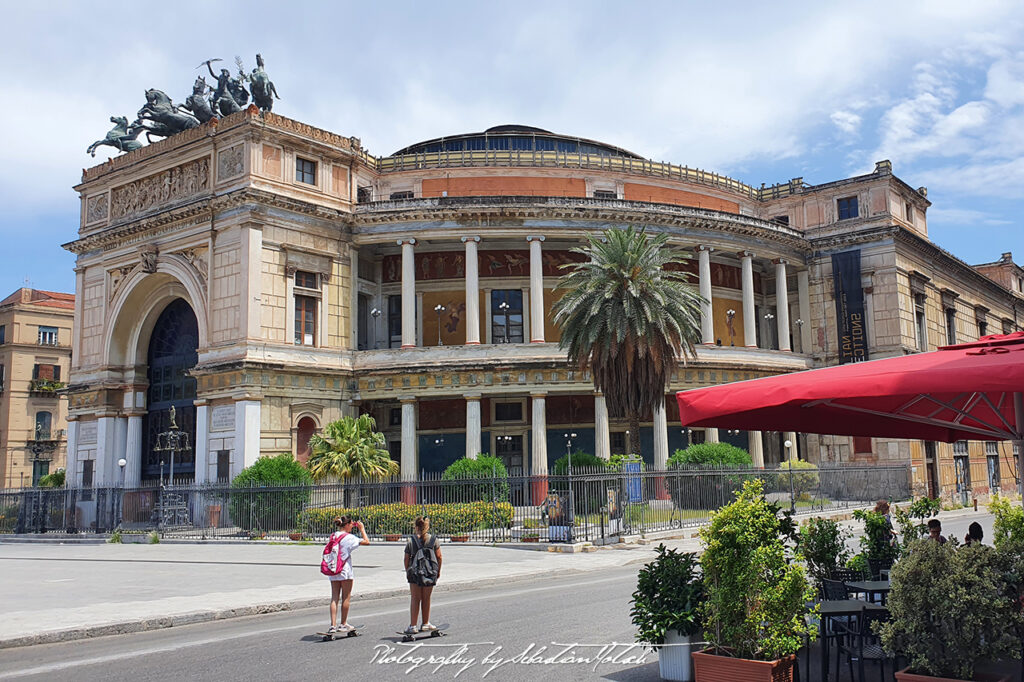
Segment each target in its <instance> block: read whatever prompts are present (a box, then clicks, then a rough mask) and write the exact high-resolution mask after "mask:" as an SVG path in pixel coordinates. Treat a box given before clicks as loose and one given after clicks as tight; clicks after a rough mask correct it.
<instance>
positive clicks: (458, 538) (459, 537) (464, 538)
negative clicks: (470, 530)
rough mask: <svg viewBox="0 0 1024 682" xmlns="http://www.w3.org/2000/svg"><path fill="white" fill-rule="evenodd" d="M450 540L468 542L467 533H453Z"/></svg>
mask: <svg viewBox="0 0 1024 682" xmlns="http://www.w3.org/2000/svg"><path fill="white" fill-rule="evenodd" d="M452 542H469V536H468V535H453V536H452Z"/></svg>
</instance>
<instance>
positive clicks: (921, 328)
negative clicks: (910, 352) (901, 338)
mask: <svg viewBox="0 0 1024 682" xmlns="http://www.w3.org/2000/svg"><path fill="white" fill-rule="evenodd" d="M914 322H915V324H914V329H915V330H916V331H917V349H918V350H928V321H927V319H926V318H925V314H924V294H915V295H914Z"/></svg>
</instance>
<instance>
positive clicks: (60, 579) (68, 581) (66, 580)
mask: <svg viewBox="0 0 1024 682" xmlns="http://www.w3.org/2000/svg"><path fill="white" fill-rule="evenodd" d="M74 580H75V579H74V578H57V579H56V580H44V581H43V582H47V583H70V582H74Z"/></svg>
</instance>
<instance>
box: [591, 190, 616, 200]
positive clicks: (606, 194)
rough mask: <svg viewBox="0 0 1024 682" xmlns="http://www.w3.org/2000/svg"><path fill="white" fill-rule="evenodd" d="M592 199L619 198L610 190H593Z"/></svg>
mask: <svg viewBox="0 0 1024 682" xmlns="http://www.w3.org/2000/svg"><path fill="white" fill-rule="evenodd" d="M594 198H595V199H618V198H619V197H618V195H617V194H616V193H615V191H614V190H610V189H595V190H594Z"/></svg>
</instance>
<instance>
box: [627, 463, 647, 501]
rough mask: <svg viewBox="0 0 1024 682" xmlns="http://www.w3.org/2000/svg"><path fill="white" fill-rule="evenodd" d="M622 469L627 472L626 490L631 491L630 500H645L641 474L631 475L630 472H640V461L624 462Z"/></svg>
mask: <svg viewBox="0 0 1024 682" xmlns="http://www.w3.org/2000/svg"><path fill="white" fill-rule="evenodd" d="M622 470H623V471H625V472H626V491H627V492H628V493H629V501H630V502H643V497H644V496H643V486H642V484H641V481H640V476H639V475H637V476H630V474H639V473H640V462H639V460H638V461H635V462H623V463H622Z"/></svg>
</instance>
